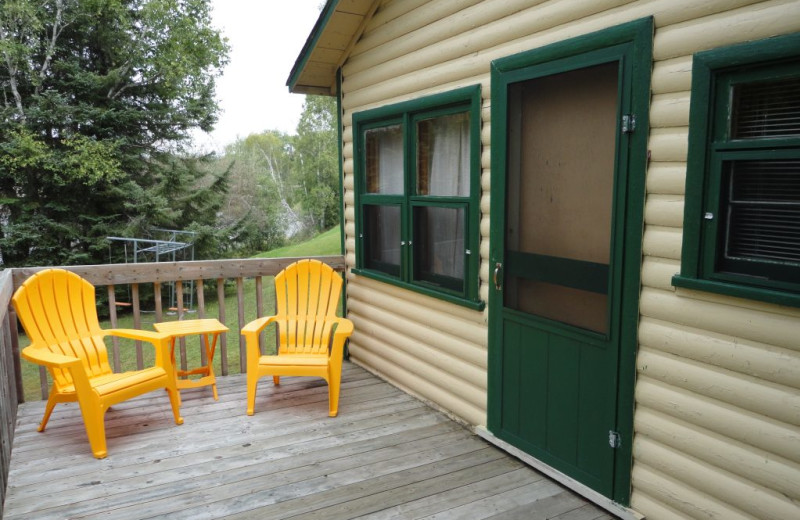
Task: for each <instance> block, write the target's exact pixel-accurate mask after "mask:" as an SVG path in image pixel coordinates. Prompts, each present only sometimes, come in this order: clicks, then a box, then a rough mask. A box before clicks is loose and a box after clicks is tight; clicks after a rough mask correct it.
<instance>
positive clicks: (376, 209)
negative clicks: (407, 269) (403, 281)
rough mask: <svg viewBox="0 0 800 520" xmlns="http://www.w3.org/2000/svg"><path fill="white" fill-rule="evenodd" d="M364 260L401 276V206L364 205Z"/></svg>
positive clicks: (378, 269) (372, 267) (373, 266)
mask: <svg viewBox="0 0 800 520" xmlns="http://www.w3.org/2000/svg"><path fill="white" fill-rule="evenodd" d="M364 253H365V254H364V262H365V267H366V268H367V269H375V270H377V271H382V272H384V273H387V274H391V275H393V276H400V206H364Z"/></svg>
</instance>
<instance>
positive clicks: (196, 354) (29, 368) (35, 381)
mask: <svg viewBox="0 0 800 520" xmlns="http://www.w3.org/2000/svg"><path fill="white" fill-rule="evenodd" d="M340 247H341V242H340V235H339V227H338V226H337V227H335V228H333V229H330V230H328V231H326V232H324V233H321V234H320V235H317V236H316V237H314V238H312V239H310V240H308V241H306V242H303V243H300V244H295V245H291V246H286V247H281V248H279V249H274V250H272V251H267V252H265V253H261V254H259V255H256V256H255V257H254V258H278V257H302V256H324V255H338V254H341V251H340ZM164 285H166V284H164ZM189 290H190V288H189V287H188V285H187V286H184V292H187V291H189ZM212 292H213V294H210V293H209V292H208V291H206V295H205V317H207V318H218V317H219V303H218V301H217V295H216V291H215V290H214V291H212ZM243 292H244V323H248V322H250V321H252V320H253V319H255V318H256V283H255V280H253V279H249V280H244V284H243ZM195 298H196V296H195ZM162 300H163V302H164V307H165V312H164V315H163V321H174V320H177V319H178V316H177V315H176V313H174V312H167V311H166V307H167V302H168V300H169V298H168V293H167V292H166V290H165V291H164V296H163V299H162ZM262 301H263V302H264V315H267V316H269V315H271V314H273V313H274V311H275V307H274V305H275V303H274V302H275V288H274V286H273V283H272V277H266V276H265V277H263V279H262ZM195 304H196V299H195ZM123 309H127V308H119V309H118V316H117V328H121V329H124V328H134V326H133V314H132V313H131V312H129V311H125V310H123ZM148 311H149V312H148ZM198 317H199V316H198V313H197V310H196V308H192V309H191V310H190V312H188V313H187V314H185V315H184V319H194V318H198ZM141 320H142V323H141V328H142V329H144V330H154V329H153V322H154V321H155V313H153V312H152V310H151V309H146V308H143V309H142V314H141ZM224 321H225V325H227V326H228V328H229V329H230V331H229V332H228V333H227V335H226V336H227V338H226V339H227V349H226V350H227V359H228V374H238V373H239V372H240V364H239V361H240V350H239V337H240V335H239V328H240V324H239V306H238V298H237V290H236V282H235V281H234V280H229V281H228V282H227V283H226V285H225V320H224ZM100 326H101V327H102V328H104V329H106V328H111V323H110V321H109V320H104V321H101V323H100ZM272 327H273V326H270V327H268V328H267V330H266V331H265V345H266V346H267V348H269V347H270V346H271V345H274V328H272ZM19 343H20V349H22V348H24V347H26V346H27V345H28V343H29V342H28V338H27V337H26V336H25V335H23V334H20V337H19ZM220 343H221V342H218V343H217V350H216V353H215V354H214V372H215V373H216V374H217V375H218V376H219V375H222V374H223V372H222V354H223V353H222V349H221V344H220ZM185 344H186V353H187V361H186V364H187V366H188V368H195V367H197V366H200V349H201V346H200V340H199V338H198V337H196V336H195V337H187V338H186V341H185ZM112 345H113V344H112V340H111V339H106V346H107V349H108V353H109V362H110V363H111V366H112V367H113V366H114V364H113V360H114V348H113V346H112ZM273 348H274V346H273ZM175 350H176V361H177V362H178V363H180V361H179V360H180V355H179V345H177V344H176V346H175ZM119 353H120V368H121V370H135V369H136V368H137V349H136V347H135V344H134V342H133V341H129V340H122V339H120V340H119ZM153 354H154V352H153V348H152V346H151V345H150V344H149V343H143V344H142V356H143V359H144V366H152V364H153V357H154V355H153ZM22 380H23V390H24V393H25V400H26V401H35V400H39V399H41V388H40V382H39V381H40V379H39V366H38V365H34V364H33V363H29V362H27V361H25V360H23V361H22ZM190 391H192V390H190ZM197 391H200V390H197Z"/></svg>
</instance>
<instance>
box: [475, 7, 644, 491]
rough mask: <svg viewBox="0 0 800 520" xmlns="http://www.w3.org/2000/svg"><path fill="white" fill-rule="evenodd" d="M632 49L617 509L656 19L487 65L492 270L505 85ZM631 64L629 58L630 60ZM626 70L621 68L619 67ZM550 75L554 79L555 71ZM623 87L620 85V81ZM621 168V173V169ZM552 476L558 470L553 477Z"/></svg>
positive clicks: (627, 467) (626, 472)
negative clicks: (571, 61) (587, 57)
mask: <svg viewBox="0 0 800 520" xmlns="http://www.w3.org/2000/svg"><path fill="white" fill-rule="evenodd" d="M621 45H622V46H626V45H627V46H630V52H627V53H626V55H625V56H626V58H627V59H631V60H632V63H630V64H629V65H630V69H629V70H630V71H631V72H630V78H629V79H630V83H631V93H630V94H631V99H630V107H631V109H630V112H631V113H632V114H634V115H635V118H636V123H635V129H634V131H633V132H632V133H630V134H627V137H628V144H627V146H628V149H629V150H628V164H627V179H626V180H627V189H626V193H627V198H626V200H625V212H624V215H625V222H624V232H623V233H622V240H623V241H624V249H623V253H622V259H621V262H622V265H621V270H622V273H624V274H626V275H627V276H624V278H623V280H622V286H621V294H620V297H621V299H622V304H621V309H620V310H621V318H620V323H619V342H620V352H619V358H618V359H619V364H618V389H617V417H616V431H617V432H618V433H619V435H620V441H621V442H620V443H619V445H618V447H617V449H616V450H615V453H614V477H613V478H614V482H613V493H612V496H611V497H609V498H611V499H612V500H614V501H615V502H617V503H619V504H623V505H628V504H629V502H630V488H631V465H632V439H633V409H634V385H635V379H636V350H637V344H638V334H637V331H638V325H639V294H640V282H641V265H642V237H643V226H644V199H645V175H646V171H647V162H648V160H647V143H648V134H649V108H650V80H651V76H652V61H653V57H652V56H653V18H652V17H648V18H643V19H640V20H636V21H633V22H628V23H625V24H622V25H618V26H616V27H612V28H609V29H604V30H601V31H598V32H595V33H592V34H588V35H584V36H579V37H576V38H573V39H570V40H566V41H563V42H557V43H553V44H550V45H547V46H545V47H542V48H539V49H533V50H530V51H526V52H522V53H520V54H515V55H513V56H509V57H505V58H501V59H498V60H495V61H493V62H492V65H491V100H492V106H491V121H492V126H491V143H492V148H493V150H494V153H492V155H491V194H490V202H491V213H490V248H489V251H490V252H489V258H490V264H489V266H490V269H494V266H495V265H496V264H497V263H498V262H503V260H504V258H503V257H504V241H505V240H504V233H505V229H504V227H503V226H501V225H500V224H501V223H503V222H504V220H505V218H504V211H505V198H506V193H505V188H506V167H507V164H506V163H507V150H508V142H507V134H506V124H507V110H508V99H507V89H508V84H509V83H513V82H517V81H521V80H524V79H525V75H524V69H527V68H530V67H534V66H535V67H541V66H544V65H547V64H548V63H552V62H556V61H558V60H562V59H565V58H577V57H579V56H581V55H584V54H588V53H592V52H596V51H600V50H603V49H608V48H611V47H618V46H621ZM628 57H629V58H628ZM623 68H624V67H623ZM554 72H557V70H556V71H554ZM622 79H623V80H625V78H622ZM618 168H619V167H618ZM502 296H503V295H502V292H501V291H500V290H498V289H496V288H495V285H494V283H491V281H490V283H489V316H488V321H489V370H488V379H489V381H488V413H487V427H488V429H489V431H490V432H492V433H493V434H494V435H496V436H497V437H498V438H500V439H503V436H502V434H501V431H500V425H501V424H502V406H501V405H502V397H503V396H502V387H501V383H502V381H501V378H502V374H501V369H502V366H503V360H502V355H503V351H502V348H501V347H502V338H503V320H502V316H501V312H500V310H501V308H502V303H503V301H502V300H503V298H502ZM555 471H557V470H555Z"/></svg>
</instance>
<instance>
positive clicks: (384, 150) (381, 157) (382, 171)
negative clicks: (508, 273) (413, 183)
mask: <svg viewBox="0 0 800 520" xmlns="http://www.w3.org/2000/svg"><path fill="white" fill-rule="evenodd" d="M370 132H376V135H375V137H376V138H377V141H378V191H377V193H385V194H392V195H399V194H402V193H403V132H402V129H401V127H400V126H399V125H395V126H388V127H385V128H377V129H375V130H370Z"/></svg>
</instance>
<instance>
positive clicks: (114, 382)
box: [59, 367, 167, 396]
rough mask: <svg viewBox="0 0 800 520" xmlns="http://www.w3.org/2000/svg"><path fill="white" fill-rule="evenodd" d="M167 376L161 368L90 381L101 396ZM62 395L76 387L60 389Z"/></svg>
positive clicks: (98, 377)
mask: <svg viewBox="0 0 800 520" xmlns="http://www.w3.org/2000/svg"><path fill="white" fill-rule="evenodd" d="M166 375H167V373H166V371H164V369H163V368H161V367H150V368H145V369H144V370H136V371H135V372H121V373H119V374H107V375H104V376H97V377H94V378H92V379H91V380H90V382H91V385H92V388H93V389H94V391H95V392H97V393H98V395H100V396H104V395H111V394H113V393H115V392H119V391H121V390H127V389H128V388H131V387H137V386H140V385H143V384H146V383H147V382H150V381H154V380H157V379H160V378H163V377H165V376H166ZM59 391H60V392H62V393H72V392H75V385H66V386H63V387H61V388H59Z"/></svg>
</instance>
